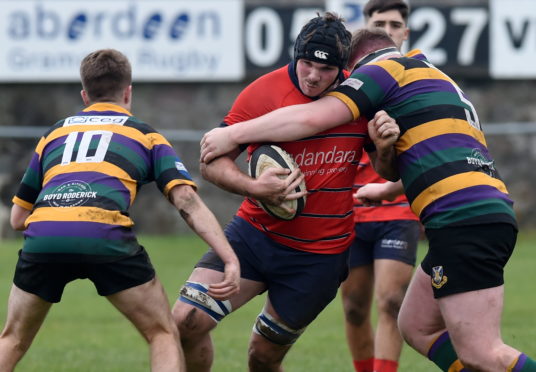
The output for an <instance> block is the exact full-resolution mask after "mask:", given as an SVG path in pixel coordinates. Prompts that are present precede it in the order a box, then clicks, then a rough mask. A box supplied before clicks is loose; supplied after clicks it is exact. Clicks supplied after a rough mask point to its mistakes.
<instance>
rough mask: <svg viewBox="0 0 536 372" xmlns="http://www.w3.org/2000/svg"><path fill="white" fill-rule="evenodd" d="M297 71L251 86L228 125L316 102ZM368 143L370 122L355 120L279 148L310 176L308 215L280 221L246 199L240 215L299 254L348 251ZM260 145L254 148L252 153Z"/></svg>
mask: <svg viewBox="0 0 536 372" xmlns="http://www.w3.org/2000/svg"><path fill="white" fill-rule="evenodd" d="M292 68H293V66H292V65H289V66H286V67H282V68H280V69H278V70H275V71H273V72H271V73H269V74H266V75H264V76H262V77H260V78H259V79H257V80H256V81H254V82H253V83H252V84H250V85H249V86H248V87H246V89H244V91H242V93H241V94H240V95H239V96H238V98H237V99H236V101H235V103H234V105H233V107H232V108H231V111H230V112H229V114H228V115H227V116H226V117H225V119H224V122H225V123H226V124H228V125H232V124H234V123H237V122H241V121H245V120H249V119H253V118H256V117H258V116H261V115H264V114H266V113H268V112H271V111H273V110H276V109H278V108H280V107H284V106H289V105H295V104H302V103H308V102H311V98H309V97H307V96H305V95H303V94H302V93H301V92H300V90H299V88H298V87H297V85H296V83H295V81H293V79H292V76H293V72H292ZM368 141H369V139H368V134H367V123H366V121H355V122H351V123H349V124H346V125H341V126H339V127H337V128H334V129H331V130H328V131H325V132H322V133H319V134H317V135H315V136H311V137H308V138H304V139H302V140H299V141H293V142H284V143H279V144H278V145H279V146H281V147H282V148H283V149H284V150H285V151H287V152H288V153H289V154H291V155H292V156H293V157H294V160H295V161H296V162H297V163H298V165H299V167H300V169H301V171H302V173H303V174H304V175H305V184H306V187H307V190H308V192H309V194H308V196H307V202H306V205H305V208H304V210H303V212H302V214H301V215H300V216H298V217H296V218H295V219H293V220H291V221H283V220H279V219H277V218H274V217H272V216H270V215H268V214H267V213H266V212H265V211H264V210H262V208H260V207H259V206H258V204H257V202H256V201H255V200H252V199H249V198H246V199H245V200H244V202H243V203H242V205H241V206H240V208H239V210H238V212H237V215H238V216H240V217H242V218H244V219H245V220H246V221H248V222H249V223H251V224H252V225H253V226H254V227H256V228H257V229H259V230H260V231H263V232H264V233H266V234H268V235H269V236H270V237H271V238H272V239H273V240H274V241H277V242H279V243H281V244H284V245H286V246H288V247H291V248H294V249H299V250H303V251H308V252H314V253H322V254H335V253H340V252H342V251H344V250H346V249H347V248H348V246H349V245H350V243H351V242H352V240H353V239H354V229H353V225H354V222H353V211H352V210H353V201H352V185H353V181H354V178H355V172H356V169H357V163H358V162H359V158H360V156H361V153H362V148H363V146H364V144H365V142H368ZM257 146H258V144H252V145H250V146H249V147H248V152H249V153H250V154H251V152H252V150H253V149H255V148H256V147H257Z"/></svg>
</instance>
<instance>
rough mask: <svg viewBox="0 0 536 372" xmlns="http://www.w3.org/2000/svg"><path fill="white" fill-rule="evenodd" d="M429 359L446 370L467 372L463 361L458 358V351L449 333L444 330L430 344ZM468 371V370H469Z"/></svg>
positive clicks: (449, 371) (448, 371) (445, 371)
mask: <svg viewBox="0 0 536 372" xmlns="http://www.w3.org/2000/svg"><path fill="white" fill-rule="evenodd" d="M428 359H430V360H431V361H432V362H434V363H435V364H436V365H437V366H438V367H439V368H441V370H442V371H444V372H465V371H467V370H466V369H465V368H463V365H462V363H461V362H460V361H459V360H458V356H457V355H456V351H454V347H453V346H452V342H451V341H450V337H449V333H448V332H447V331H445V332H443V333H442V334H441V335H440V336H439V337H438V338H437V339H436V340H435V341H434V343H433V344H432V346H430V349H429V350H428ZM467 372H468V371H467Z"/></svg>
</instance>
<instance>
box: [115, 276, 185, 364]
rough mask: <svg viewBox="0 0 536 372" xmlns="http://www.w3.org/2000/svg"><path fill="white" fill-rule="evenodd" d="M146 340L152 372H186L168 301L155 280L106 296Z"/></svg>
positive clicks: (158, 282)
mask: <svg viewBox="0 0 536 372" xmlns="http://www.w3.org/2000/svg"><path fill="white" fill-rule="evenodd" d="M107 298H108V300H109V301H110V302H111V303H112V304H113V305H114V306H115V307H116V308H117V309H118V310H119V311H121V312H122V313H123V314H124V315H125V316H126V317H127V318H128V319H129V320H130V321H131V322H132V323H133V324H134V325H135V326H136V328H137V329H138V330H139V331H140V333H141V334H142V335H143V337H145V339H146V340H147V342H148V343H149V346H150V352H151V371H153V372H168V371H169V372H172V371H173V372H177V371H186V367H185V364H184V355H183V353H182V349H181V347H180V343H179V334H178V331H177V328H176V327H175V324H174V323H173V318H172V317H171V312H170V310H169V302H168V300H167V297H166V295H165V293H164V289H163V288H162V285H161V284H160V281H159V280H158V279H156V278H154V279H153V280H151V281H150V282H147V283H145V284H142V285H139V286H136V287H133V288H129V289H126V290H124V291H121V292H118V293H116V294H113V295H111V296H108V297H107Z"/></svg>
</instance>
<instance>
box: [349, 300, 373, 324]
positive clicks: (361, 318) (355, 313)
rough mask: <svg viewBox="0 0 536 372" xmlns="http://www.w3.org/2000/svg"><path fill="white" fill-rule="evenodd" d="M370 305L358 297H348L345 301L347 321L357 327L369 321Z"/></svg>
mask: <svg viewBox="0 0 536 372" xmlns="http://www.w3.org/2000/svg"><path fill="white" fill-rule="evenodd" d="M369 314H370V304H369V303H368V301H363V300H361V299H359V298H357V297H356V296H348V297H347V298H345V299H344V317H345V319H346V321H347V322H348V323H350V324H352V325H354V326H356V327H359V326H361V325H363V324H364V323H365V322H367V321H368V319H369Z"/></svg>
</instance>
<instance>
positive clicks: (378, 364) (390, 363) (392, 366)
mask: <svg viewBox="0 0 536 372" xmlns="http://www.w3.org/2000/svg"><path fill="white" fill-rule="evenodd" d="M397 369H398V362H396V361H394V360H387V359H374V372H396V371H397Z"/></svg>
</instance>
